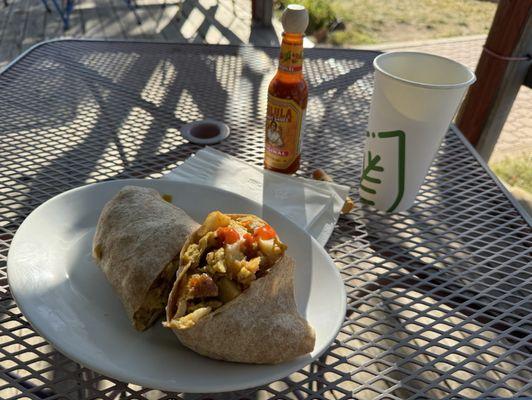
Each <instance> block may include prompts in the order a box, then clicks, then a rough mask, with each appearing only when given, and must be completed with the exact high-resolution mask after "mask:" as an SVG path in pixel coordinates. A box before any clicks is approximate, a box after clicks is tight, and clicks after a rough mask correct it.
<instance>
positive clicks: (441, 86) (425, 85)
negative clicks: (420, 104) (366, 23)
mask: <svg viewBox="0 0 532 400" xmlns="http://www.w3.org/2000/svg"><path fill="white" fill-rule="evenodd" d="M398 54H401V55H405V54H406V55H410V56H419V55H421V56H424V57H426V56H428V57H433V58H438V59H440V60H445V61H447V62H451V63H453V64H456V65H457V66H459V67H460V68H463V69H464V70H465V71H466V72H467V74H468V75H469V79H467V80H466V81H464V82H460V83H448V84H434V83H423V82H416V81H412V80H409V79H405V78H401V77H399V76H397V75H394V74H391V73H390V72H388V71H385V70H384V69H382V68H381V66H380V65H379V64H378V63H379V60H382V59H383V58H387V57H393V56H397V55H398ZM373 67H374V68H375V70H376V71H379V72H380V73H381V74H384V75H386V76H388V77H390V78H392V79H394V80H396V81H399V82H403V83H406V84H408V85H413V86H418V87H422V88H428V89H458V88H462V87H467V86H470V85H471V84H473V83H474V82H475V81H476V80H477V77H476V76H475V73H474V72H473V71H472V70H471V69H470V68H469V67H466V66H465V65H464V64H462V63H459V62H458V61H455V60H451V59H450V58H447V57H442V56H438V55H436V54H430V53H423V52H420V51H394V52H389V53H383V54H379V55H378V56H377V57H375V59H374V60H373Z"/></svg>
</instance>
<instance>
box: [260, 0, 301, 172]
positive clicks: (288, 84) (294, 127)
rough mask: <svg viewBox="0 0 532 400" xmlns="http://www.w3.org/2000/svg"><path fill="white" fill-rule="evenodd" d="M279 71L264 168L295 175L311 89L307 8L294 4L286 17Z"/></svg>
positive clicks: (273, 86)
mask: <svg viewBox="0 0 532 400" xmlns="http://www.w3.org/2000/svg"><path fill="white" fill-rule="evenodd" d="M282 23H283V30H284V33H283V42H282V44H281V54H280V56H279V68H278V69H277V73H276V74H275V76H274V77H273V79H272V81H271V82H270V86H269V87H268V110H267V114H266V141H265V149H264V167H265V168H266V169H270V170H272V171H277V172H283V173H286V174H291V173H294V172H295V171H297V169H298V168H299V161H300V158H301V141H302V135H303V130H304V127H305V111H306V108H307V99H308V88H307V83H306V82H305V78H304V77H303V34H304V32H305V29H307V25H308V13H307V10H306V9H305V7H303V6H300V5H296V4H290V5H289V6H288V7H287V8H286V10H285V11H284V13H283V17H282Z"/></svg>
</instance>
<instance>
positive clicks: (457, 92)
mask: <svg viewBox="0 0 532 400" xmlns="http://www.w3.org/2000/svg"><path fill="white" fill-rule="evenodd" d="M373 66H374V67H375V88H374V92H373V98H372V100H371V108H370V113H369V123H368V130H367V132H366V137H367V138H366V148H365V152H364V168H363V170H362V176H361V182H360V198H361V201H362V203H364V204H367V205H371V206H374V207H375V208H377V209H379V210H382V211H387V212H399V211H404V210H406V209H408V208H409V207H411V206H412V204H413V203H414V199H415V197H416V194H417V192H418V190H419V187H420V186H421V184H422V183H423V181H424V179H425V175H426V174H427V171H428V169H429V167H430V164H431V163H432V160H433V159H434V156H435V154H436V152H437V150H438V147H439V145H440V142H441V140H442V138H443V136H444V135H445V132H447V129H448V128H449V124H450V122H451V120H452V118H453V116H454V114H455V112H456V109H457V108H458V105H459V104H460V101H461V100H462V97H463V96H464V93H465V91H466V89H467V87H468V86H469V85H471V84H472V83H473V82H475V79H476V78H475V74H474V73H473V72H472V71H471V70H470V69H469V68H467V67H465V66H464V65H462V64H460V63H457V62H456V61H453V60H449V59H447V58H444V57H440V56H435V55H432V54H426V53H416V52H397V53H386V54H381V55H379V56H378V57H376V58H375V60H374V61H373Z"/></svg>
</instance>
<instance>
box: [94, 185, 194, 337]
mask: <svg viewBox="0 0 532 400" xmlns="http://www.w3.org/2000/svg"><path fill="white" fill-rule="evenodd" d="M198 226H199V225H198V224H197V223H196V222H195V221H194V220H192V219H191V218H190V217H189V216H188V215H187V214H186V213H185V212H184V211H183V210H181V209H180V208H178V207H176V206H174V205H172V204H170V203H168V202H166V201H164V200H163V199H162V197H161V195H160V194H159V193H158V192H157V191H156V190H154V189H149V188H144V187H138V186H126V187H124V188H122V189H121V190H120V191H119V192H118V194H117V195H116V196H115V197H114V198H113V199H111V200H110V201H109V202H108V203H107V204H106V205H105V207H104V209H103V211H102V213H101V215H100V219H99V221H98V225H97V227H96V234H95V236H94V240H93V251H92V253H93V257H94V259H95V261H96V263H97V264H98V265H99V266H100V268H101V269H102V271H103V272H104V274H105V276H106V277H107V280H108V281H109V282H110V283H111V285H112V286H113V288H114V290H115V291H116V293H117V295H118V297H119V298H120V300H121V301H122V304H123V305H124V308H125V311H126V313H127V316H128V317H129V319H130V320H131V322H132V324H133V326H134V327H135V328H136V329H137V330H141V331H142V330H145V329H147V328H148V327H149V326H151V325H152V324H153V323H154V322H155V320H156V319H157V317H158V316H159V315H160V314H161V313H162V311H163V310H164V305H165V304H166V301H167V297H168V293H169V291H170V289H171V287H172V284H173V280H174V278H175V272H176V270H177V268H178V265H179V262H178V255H179V252H180V250H181V247H182V246H183V244H184V243H185V241H186V238H187V237H188V236H189V235H190V234H191V233H192V232H194V231H195V230H196V229H197V228H198Z"/></svg>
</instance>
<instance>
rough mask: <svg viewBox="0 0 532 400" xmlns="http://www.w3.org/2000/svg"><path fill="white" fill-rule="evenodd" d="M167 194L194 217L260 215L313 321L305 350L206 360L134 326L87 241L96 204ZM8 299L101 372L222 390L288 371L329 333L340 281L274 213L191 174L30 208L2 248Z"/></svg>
mask: <svg viewBox="0 0 532 400" xmlns="http://www.w3.org/2000/svg"><path fill="white" fill-rule="evenodd" d="M128 184H129V185H139V186H148V187H153V188H155V189H157V190H158V191H159V192H160V193H165V194H170V195H172V196H173V203H174V204H176V205H178V206H179V207H181V208H183V209H184V210H185V211H187V212H188V213H189V214H190V215H191V216H192V217H193V218H194V219H196V220H197V221H202V220H203V218H204V217H205V216H206V215H207V214H208V213H209V212H210V211H212V210H221V211H223V212H229V213H242V212H244V213H253V214H257V215H259V216H263V217H264V219H266V220H267V221H268V222H270V224H271V225H272V226H273V227H274V228H275V229H276V230H277V232H278V234H279V236H280V237H281V239H282V240H283V241H284V242H285V243H286V244H287V245H288V248H289V250H288V254H290V255H291V256H293V257H294V258H295V260H296V266H297V267H296V276H295V283H296V285H295V286H296V288H295V295H296V301H297V305H298V309H299V311H300V313H301V314H302V315H303V316H305V317H306V318H307V320H308V321H309V322H310V323H311V324H312V326H313V327H314V329H315V330H316V346H315V348H314V351H313V352H312V353H311V354H309V355H306V356H303V357H300V358H298V359H295V360H293V361H290V362H286V363H283V364H279V365H247V364H236V363H229V362H223V361H214V360H211V359H209V358H206V357H202V356H200V355H197V354H195V353H193V352H192V351H190V350H188V349H187V348H185V347H183V346H182V345H181V344H180V343H179V341H178V340H177V338H176V337H175V336H174V334H173V333H172V332H171V331H170V330H168V329H165V328H163V327H162V326H161V324H160V323H157V324H156V325H155V326H154V327H152V328H151V329H149V330H147V331H146V332H143V333H139V332H137V331H135V330H134V329H133V328H132V327H131V325H130V323H129V321H128V319H127V317H126V314H125V312H124V310H123V309H122V305H121V303H120V301H119V299H118V297H117V296H116V295H115V293H114V292H113V290H112V288H111V286H110V285H109V284H108V282H107V281H106V279H105V276H104V275H103V273H102V272H101V270H100V269H99V268H98V267H97V266H96V265H95V264H94V263H93V261H92V259H91V243H92V237H93V234H94V231H95V226H96V222H97V220H98V216H99V214H100V211H101V210H102V208H103V206H104V204H105V203H106V202H107V201H108V200H110V199H111V198H112V197H113V196H114V195H115V194H116V193H117V192H118V190H119V189H120V188H121V187H122V186H125V185H128ZM7 267H8V268H7V270H8V278H9V284H10V287H11V292H12V294H13V296H14V297H15V300H16V302H17V304H18V306H19V307H20V309H21V310H22V312H23V313H24V315H25V316H26V317H27V319H28V320H29V321H30V322H31V324H32V325H33V327H34V328H35V329H36V330H37V331H38V332H39V333H40V334H41V335H42V336H43V337H45V338H46V339H47V340H49V341H50V342H51V343H52V344H53V345H54V346H55V348H57V349H58V350H59V351H61V352H62V353H64V354H65V355H67V356H68V357H70V358H72V359H73V360H75V361H77V362H79V363H80V364H83V365H85V366H87V367H88V368H91V369H93V370H95V371H98V372H100V373H102V374H104V375H107V376H111V377H114V378H116V379H119V380H121V381H125V382H132V383H136V384H139V385H142V386H145V387H150V388H158V389H163V390H169V391H179V392H222V391H230V390H238V389H244V388H249V387H254V386H259V385H262V384H265V383H269V382H272V381H274V380H276V379H280V378H282V377H285V376H287V375H289V374H290V373H292V372H294V371H297V370H298V369H300V368H302V367H304V366H305V365H306V364H308V363H310V362H311V361H312V360H313V359H315V358H316V357H318V356H319V355H320V354H321V353H322V352H323V351H325V350H326V349H327V347H328V346H329V345H330V343H331V342H332V341H333V340H334V338H335V337H336V334H337V333H338V330H339V329H340V326H341V324H342V321H343V320H344V316H345V304H346V297H345V290H344V286H343V282H342V280H341V278H340V275H339V273H338V270H337V269H336V267H335V265H334V263H333V262H332V260H331V258H330V257H329V256H328V255H327V253H326V252H325V251H324V250H323V248H322V247H321V246H320V245H319V244H318V243H317V242H316V241H315V240H314V239H312V238H311V237H310V236H309V235H307V234H306V233H305V232H304V231H303V230H301V229H300V228H298V227H297V226H296V225H294V224H293V223H292V222H290V221H289V220H287V219H286V218H284V217H283V216H281V214H279V213H277V212H275V211H273V210H271V209H269V208H267V207H262V206H260V205H258V204H257V203H254V202H252V201H250V200H247V199H245V198H243V197H240V196H238V195H235V194H232V193H229V192H226V191H222V190H218V189H214V188H210V187H206V186H201V185H196V184H190V183H181V182H172V181H165V180H121V181H111V182H104V183H99V184H94V185H88V186H84V187H80V188H77V189H73V190H70V191H68V192H65V193H63V194H61V195H59V196H56V197H54V198H53V199H51V200H49V201H47V202H46V203H44V204H42V205H41V206H40V207H38V208H37V209H36V210H35V211H33V212H32V213H31V214H30V215H29V216H28V218H26V220H25V221H24V223H23V224H22V225H21V226H20V228H19V229H18V231H17V233H16V235H15V238H14V239H13V242H12V245H11V248H10V250H9V256H8V266H7Z"/></svg>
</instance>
